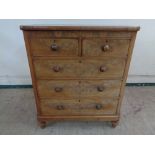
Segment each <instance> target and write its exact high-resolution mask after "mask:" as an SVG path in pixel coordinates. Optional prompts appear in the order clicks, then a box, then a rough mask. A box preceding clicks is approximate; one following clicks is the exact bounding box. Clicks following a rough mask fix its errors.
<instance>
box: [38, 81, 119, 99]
mask: <svg viewBox="0 0 155 155" xmlns="http://www.w3.org/2000/svg"><path fill="white" fill-rule="evenodd" d="M37 85H38V93H39V97H40V98H51V99H52V98H53V99H59V98H61V99H66V98H77V99H81V98H92V99H97V98H101V99H104V98H111V97H113V98H117V97H118V96H119V92H120V85H121V81H120V80H93V81H91V80H80V81H79V80H39V81H38V82H37Z"/></svg>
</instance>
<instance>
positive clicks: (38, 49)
mask: <svg viewBox="0 0 155 155" xmlns="http://www.w3.org/2000/svg"><path fill="white" fill-rule="evenodd" d="M30 46H31V51H32V55H33V56H77V55H78V39H63V38H62V39H51V38H31V39H30Z"/></svg>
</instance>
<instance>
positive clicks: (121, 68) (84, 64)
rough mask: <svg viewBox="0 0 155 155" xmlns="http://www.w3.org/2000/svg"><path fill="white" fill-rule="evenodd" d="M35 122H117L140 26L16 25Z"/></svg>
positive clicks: (42, 123) (44, 123) (41, 123)
mask: <svg viewBox="0 0 155 155" xmlns="http://www.w3.org/2000/svg"><path fill="white" fill-rule="evenodd" d="M21 29H22V30H23V31H24V38H25V44H26V49H27V55H28V60H29V64H30V71H31V76H32V83H33V87H34V94H35V98H36V105H37V112H38V116H37V117H38V122H39V124H40V126H41V127H45V126H46V123H47V121H50V120H51V121H52V120H93V121H94V120H96V121H111V122H112V126H113V127H115V126H116V125H117V124H118V121H119V117H120V107H121V102H122V98H123V93H124V88H125V82H126V79H127V74H128V69H129V64H130V60H131V55H132V50H133V46H134V41H135V38H136V33H137V31H138V30H139V27H107V26H106V27H104V26H21Z"/></svg>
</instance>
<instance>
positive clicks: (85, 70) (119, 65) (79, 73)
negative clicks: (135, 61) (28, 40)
mask: <svg viewBox="0 0 155 155" xmlns="http://www.w3.org/2000/svg"><path fill="white" fill-rule="evenodd" d="M34 66H35V71H36V75H37V77H38V78H45V79H46V78H53V79H58V78H66V79H67V78H97V79H101V78H103V79H104V78H110V77H112V78H121V77H122V76H123V71H124V67H125V59H120V58H113V59H112V58H108V57H106V58H103V59H102V60H94V59H81V60H77V59H75V60H70V59H68V60H67V59H65V60H64V59H61V60H58V59H46V60H44V59H35V60H34ZM55 66H57V67H59V68H60V71H59V72H55V71H54V70H53V68H54V67H55ZM101 66H105V67H106V71H104V72H101V71H100V68H101Z"/></svg>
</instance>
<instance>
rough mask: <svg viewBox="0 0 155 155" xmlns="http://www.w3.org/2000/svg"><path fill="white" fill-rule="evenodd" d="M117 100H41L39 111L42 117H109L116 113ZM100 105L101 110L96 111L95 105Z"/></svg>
mask: <svg viewBox="0 0 155 155" xmlns="http://www.w3.org/2000/svg"><path fill="white" fill-rule="evenodd" d="M117 102H118V101H117V100H113V99H105V100H99V99H98V100H92V99H91V100H88V99H81V100H80V102H79V101H78V100H74V99H72V100H59V99H56V100H54V99H52V100H48V99H46V100H41V102H40V103H41V111H42V114H43V115H58V116H61V115H66V116H67V115H103V114H107V115H111V114H115V113H116V106H117ZM97 104H101V105H102V108H101V109H99V110H97V109H96V105H97ZM60 105H63V107H64V109H63V110H59V109H57V106H60Z"/></svg>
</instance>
